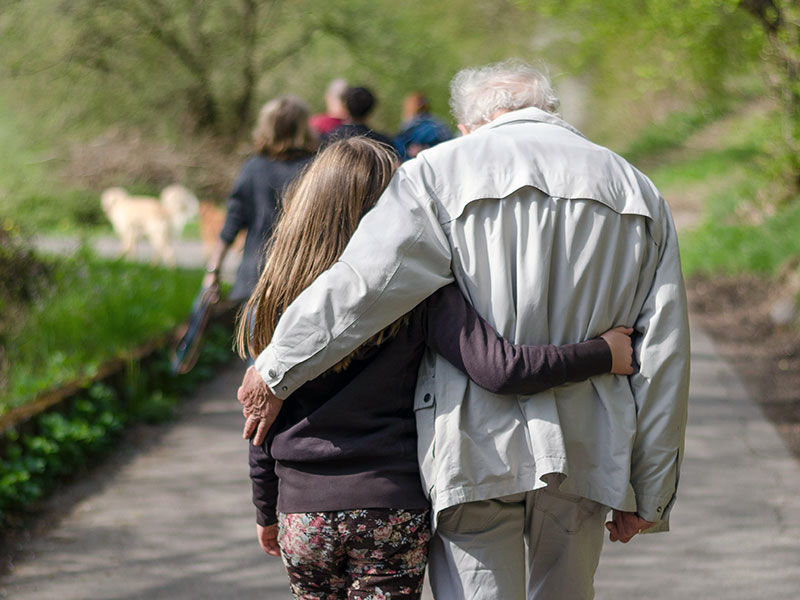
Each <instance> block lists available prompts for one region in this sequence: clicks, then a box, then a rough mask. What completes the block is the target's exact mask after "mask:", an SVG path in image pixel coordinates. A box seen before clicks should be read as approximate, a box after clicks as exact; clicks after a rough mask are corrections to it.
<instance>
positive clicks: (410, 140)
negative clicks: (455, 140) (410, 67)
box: [394, 92, 453, 160]
mask: <svg viewBox="0 0 800 600" xmlns="http://www.w3.org/2000/svg"><path fill="white" fill-rule="evenodd" d="M452 137H453V132H452V131H450V128H449V127H448V126H447V125H446V124H445V123H444V121H442V120H441V119H437V118H436V117H434V116H433V115H432V114H431V113H430V103H429V102H428V98H427V97H426V96H425V95H424V94H423V93H422V92H412V93H411V94H409V95H408V96H406V99H405V100H404V101H403V124H402V125H401V127H400V132H399V133H398V134H397V135H396V136H395V138H394V147H395V149H396V150H397V152H398V154H399V155H400V160H408V159H409V158H414V157H415V156H416V155H417V154H419V153H420V152H421V151H422V150H425V149H426V148H431V147H432V146H435V145H436V144H439V143H441V142H446V141H447V140H449V139H450V138H452Z"/></svg>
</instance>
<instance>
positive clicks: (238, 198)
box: [203, 96, 317, 301]
mask: <svg viewBox="0 0 800 600" xmlns="http://www.w3.org/2000/svg"><path fill="white" fill-rule="evenodd" d="M308 115H309V110H308V107H307V106H306V104H305V102H303V101H302V100H300V99H299V98H296V97H294V96H281V97H279V98H275V99H274V100H271V101H270V102H267V104H265V105H264V106H263V108H262V109H261V111H260V112H259V115H258V122H257V123H256V126H255V129H254V130H253V146H254V150H255V154H254V155H253V156H252V157H251V158H250V159H249V160H248V161H247V162H246V163H245V164H244V166H243V167H242V170H241V171H240V172H239V176H238V177H237V179H236V183H235V184H234V186H233V191H232V192H231V194H230V196H229V197H228V203H227V213H226V215H225V224H224V225H223V227H222V231H220V234H219V240H218V241H217V244H216V246H215V247H214V249H213V250H212V252H211V256H210V258H209V260H208V263H207V266H206V276H205V278H204V279H203V286H204V287H210V286H215V287H218V286H219V270H220V266H221V265H222V261H223V260H224V259H225V255H226V254H227V252H228V249H229V248H230V246H231V244H232V243H233V241H234V240H235V239H236V235H237V234H238V233H239V232H240V231H241V230H243V229H246V230H247V237H246V238H245V242H244V249H243V251H242V260H241V263H240V264H239V270H238V272H237V273H236V281H235V283H234V285H233V289H232V290H231V293H230V297H229V298H230V299H231V300H234V301H241V300H244V299H246V298H247V297H248V296H250V292H252V291H253V288H254V287H255V285H256V283H257V282H258V276H259V273H260V267H261V265H260V260H261V256H262V251H263V249H264V244H265V243H266V241H267V240H268V239H269V236H270V234H271V233H272V226H273V223H274V221H275V217H276V215H277V212H278V208H279V207H280V204H281V195H282V194H283V191H284V189H285V188H286V185H287V184H288V183H289V182H290V181H291V180H292V179H294V177H295V176H296V175H297V173H298V172H299V171H300V169H302V168H303V166H304V165H305V164H306V163H307V162H308V161H309V160H310V159H311V157H312V156H313V155H314V153H315V152H316V150H317V141H316V139H315V138H314V136H313V135H312V134H311V131H310V130H309V128H308Z"/></svg>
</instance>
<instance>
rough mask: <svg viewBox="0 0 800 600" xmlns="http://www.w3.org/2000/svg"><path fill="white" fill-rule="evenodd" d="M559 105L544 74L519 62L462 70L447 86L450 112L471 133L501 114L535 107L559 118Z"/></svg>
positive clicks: (513, 60) (507, 61)
mask: <svg viewBox="0 0 800 600" xmlns="http://www.w3.org/2000/svg"><path fill="white" fill-rule="evenodd" d="M558 104H559V101H558V97H557V96H556V94H555V92H554V91H553V88H552V86H551V85H550V78H549V77H548V76H547V74H546V73H544V72H542V71H539V70H537V69H535V68H533V67H532V66H531V65H529V64H528V63H526V62H523V61H521V60H518V59H509V60H505V61H503V62H498V63H493V64H491V65H486V66H483V67H471V68H467V69H462V70H461V71H459V72H458V73H456V75H455V77H453V80H452V81H451V82H450V109H451V110H452V112H453V116H454V117H455V119H456V122H458V123H461V124H463V125H465V126H466V127H467V128H468V129H470V130H471V129H474V128H476V127H479V126H481V125H483V124H484V123H488V122H489V121H491V120H492V119H493V118H494V117H495V116H497V113H498V112H500V111H503V112H505V111H510V110H517V109H520V108H527V107H529V106H535V107H536V108H540V109H542V110H544V111H547V112H549V113H553V114H558Z"/></svg>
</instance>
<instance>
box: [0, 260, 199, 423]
mask: <svg viewBox="0 0 800 600" xmlns="http://www.w3.org/2000/svg"><path fill="white" fill-rule="evenodd" d="M51 268H52V270H53V284H52V286H51V289H50V291H49V293H48V294H47V296H46V297H44V298H40V299H38V300H36V301H35V302H33V303H32V304H31V305H30V306H29V308H28V312H27V315H26V319H25V321H24V323H23V324H22V325H21V326H20V328H19V329H18V331H17V332H16V334H15V336H14V339H13V340H11V341H10V343H9V347H8V348H9V349H8V361H9V363H10V364H13V365H14V369H13V370H12V372H11V373H10V376H9V381H8V385H7V389H6V390H4V391H5V392H6V393H5V394H4V399H3V400H2V401H0V413H2V412H4V411H6V410H7V409H8V408H10V407H12V406H16V405H18V404H20V403H24V402H26V401H28V400H29V399H30V398H32V397H34V396H35V395H36V394H37V393H38V392H41V391H43V390H46V389H49V388H51V387H53V386H55V385H57V384H58V383H60V382H64V381H69V380H71V379H75V378H78V377H82V376H90V375H92V374H93V373H94V372H96V369H97V367H98V366H99V365H101V364H102V363H105V362H107V361H109V360H111V359H112V358H114V357H117V356H121V355H123V354H124V353H125V352H128V351H130V350H133V349H135V348H137V347H139V346H141V345H143V344H145V343H146V342H148V341H150V340H152V339H153V338H155V337H156V336H158V335H163V334H166V333H167V332H169V331H170V330H171V329H172V328H173V327H175V326H176V325H177V324H178V323H179V322H181V321H182V320H183V319H185V318H186V316H187V315H188V312H189V308H190V306H191V303H192V299H193V297H194V294H195V293H196V291H197V289H198V287H199V284H200V274H199V273H197V272H193V271H182V270H169V269H163V268H160V267H154V266H149V265H142V264H132V263H125V262H122V261H106V260H100V259H98V258H96V257H94V256H93V255H92V254H91V253H89V252H88V251H83V252H79V253H78V254H76V255H75V256H74V257H73V258H72V259H70V260H68V261H56V262H53V263H52V266H51Z"/></svg>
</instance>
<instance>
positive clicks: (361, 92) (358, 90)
mask: <svg viewBox="0 0 800 600" xmlns="http://www.w3.org/2000/svg"><path fill="white" fill-rule="evenodd" d="M342 98H343V100H344V105H345V107H347V113H348V114H349V115H350V117H351V118H353V119H363V118H364V117H366V116H367V115H368V114H369V113H370V111H371V110H372V108H373V107H374V106H375V96H374V95H373V94H372V92H370V91H369V90H368V89H367V88H365V87H351V88H347V91H346V92H345V93H344V96H343V97H342Z"/></svg>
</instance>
